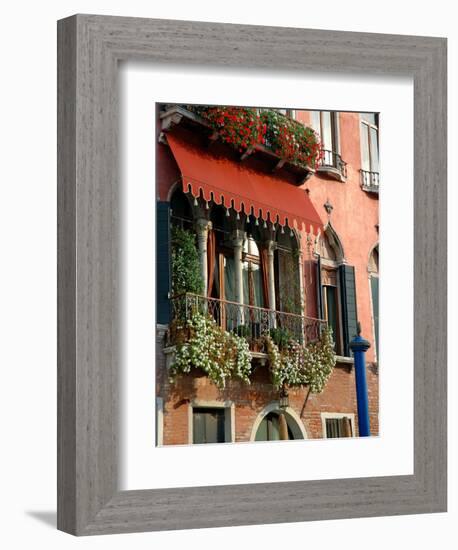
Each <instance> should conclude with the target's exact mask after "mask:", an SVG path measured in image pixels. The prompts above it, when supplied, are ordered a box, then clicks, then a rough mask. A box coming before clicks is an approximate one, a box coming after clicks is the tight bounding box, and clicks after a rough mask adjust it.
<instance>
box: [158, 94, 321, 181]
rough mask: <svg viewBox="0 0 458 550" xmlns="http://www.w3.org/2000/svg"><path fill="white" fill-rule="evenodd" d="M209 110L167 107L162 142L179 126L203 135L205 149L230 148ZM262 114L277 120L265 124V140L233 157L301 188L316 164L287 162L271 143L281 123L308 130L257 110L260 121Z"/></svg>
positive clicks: (277, 114) (296, 123) (288, 119)
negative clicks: (208, 117)
mask: <svg viewBox="0 0 458 550" xmlns="http://www.w3.org/2000/svg"><path fill="white" fill-rule="evenodd" d="M208 109H209V107H206V106H198V105H175V104H170V105H164V106H163V109H162V111H161V113H160V119H161V127H162V132H161V134H160V136H159V141H160V142H161V143H164V144H167V132H170V131H172V130H173V128H175V127H177V126H180V127H181V128H182V129H184V130H189V131H191V132H193V133H195V134H198V135H200V136H201V137H202V138H203V142H202V145H204V146H205V147H206V148H213V149H215V148H217V143H218V142H219V144H220V145H221V144H224V145H225V146H226V147H227V143H226V142H225V141H224V139H223V136H222V135H221V129H218V128H217V127H216V126H215V125H214V124H212V123H211V122H210V121H209V120H208V119H207V118H206V117H205V112H206V111H207V110H208ZM260 113H261V115H262V116H264V117H269V116H271V117H274V118H271V119H268V118H266V120H267V121H268V123H267V124H266V126H267V129H266V134H265V136H264V138H263V139H262V140H261V141H260V142H256V143H253V144H251V145H250V146H248V147H243V148H242V149H240V150H239V149H238V148H235V150H234V151H233V154H235V155H236V157H237V159H238V160H239V161H240V162H243V163H244V164H246V165H247V166H249V167H251V168H255V169H259V168H260V167H262V170H264V171H266V172H267V173H277V174H279V175H281V176H283V177H285V178H286V179H288V180H289V181H290V183H292V184H293V185H297V186H300V185H302V184H303V183H304V182H306V181H307V180H308V179H309V178H310V177H311V176H312V175H313V174H315V172H316V169H315V167H314V162H312V161H311V162H310V163H303V162H296V161H294V160H293V159H291V158H287V156H282V154H281V153H278V152H276V149H275V147H274V144H273V142H272V140H273V136H274V135H275V134H278V130H279V126H281V121H283V123H285V124H286V123H287V124H288V125H291V127H292V128H296V130H297V129H300V130H301V131H304V128H306V127H305V126H304V125H303V124H302V123H300V122H297V121H295V120H292V119H291V118H289V117H288V116H286V115H283V114H281V113H278V112H274V111H273V110H271V109H262V110H258V111H257V116H258V117H259V116H261V115H260ZM310 139H311V138H310ZM313 139H314V138H313Z"/></svg>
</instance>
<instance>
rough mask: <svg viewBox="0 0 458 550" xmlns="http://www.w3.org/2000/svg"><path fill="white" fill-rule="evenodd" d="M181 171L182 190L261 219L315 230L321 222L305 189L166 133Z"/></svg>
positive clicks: (312, 231)
mask: <svg viewBox="0 0 458 550" xmlns="http://www.w3.org/2000/svg"><path fill="white" fill-rule="evenodd" d="M167 141H168V143H169V145H170V147H171V149H172V152H173V155H174V157H175V160H176V162H177V164H178V167H179V169H180V172H181V175H182V181H183V191H184V192H185V193H188V192H190V193H192V195H193V196H194V197H196V198H197V197H199V196H201V195H202V197H203V198H204V199H205V200H206V201H211V200H213V201H215V202H216V203H217V204H224V205H225V206H227V207H232V208H234V209H235V210H236V211H237V212H242V211H244V212H245V213H251V214H253V215H254V216H256V217H258V218H261V219H263V220H270V221H271V222H275V223H279V224H280V225H284V226H286V225H288V226H289V227H291V228H292V227H294V228H296V229H298V230H299V231H305V232H310V233H315V234H317V233H318V231H319V229H320V228H322V222H321V220H320V217H319V216H318V213H317V211H316V210H315V208H314V206H313V205H312V203H311V201H310V198H309V197H308V195H307V193H306V191H304V190H303V189H300V188H298V187H295V186H293V185H291V184H289V183H287V182H285V181H284V180H282V179H280V178H277V177H275V176H274V175H269V174H263V173H260V172H258V171H254V170H250V169H249V168H247V167H246V166H244V165H243V164H241V163H238V162H235V161H233V160H230V159H228V158H227V157H222V156H215V155H212V154H210V153H209V152H207V151H204V150H203V149H202V148H201V147H198V146H197V145H194V144H192V143H189V142H188V141H185V140H184V139H182V138H180V137H178V136H176V135H172V134H168V135H167Z"/></svg>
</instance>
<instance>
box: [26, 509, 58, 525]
mask: <svg viewBox="0 0 458 550" xmlns="http://www.w3.org/2000/svg"><path fill="white" fill-rule="evenodd" d="M25 513H26V515H27V516H29V517H31V518H34V519H36V520H38V521H40V522H41V523H44V524H45V525H47V526H48V527H52V528H53V529H57V512H56V511H55V510H27V511H26V512H25Z"/></svg>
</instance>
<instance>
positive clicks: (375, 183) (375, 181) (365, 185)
mask: <svg viewBox="0 0 458 550" xmlns="http://www.w3.org/2000/svg"><path fill="white" fill-rule="evenodd" d="M360 174H361V188H362V189H363V191H367V192H369V193H378V191H379V187H380V174H379V172H370V171H369V170H360Z"/></svg>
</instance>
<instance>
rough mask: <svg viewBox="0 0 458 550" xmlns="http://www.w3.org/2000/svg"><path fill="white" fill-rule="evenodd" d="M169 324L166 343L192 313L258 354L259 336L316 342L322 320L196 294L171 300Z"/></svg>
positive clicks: (171, 341) (174, 337) (261, 346)
mask: <svg viewBox="0 0 458 550" xmlns="http://www.w3.org/2000/svg"><path fill="white" fill-rule="evenodd" d="M171 304H172V319H173V321H174V322H173V323H172V324H171V328H170V331H169V342H168V343H169V344H170V345H173V344H174V343H175V340H176V334H175V331H177V330H180V327H184V325H185V322H186V321H187V320H188V319H190V318H192V316H193V315H194V314H195V313H197V312H198V313H202V314H206V315H209V316H211V317H212V318H213V319H214V320H215V321H216V323H217V324H218V325H219V326H220V327H222V328H223V329H224V330H227V331H229V332H231V331H232V332H234V333H236V334H238V335H239V336H242V337H244V338H246V339H247V341H248V343H249V344H250V349H251V350H252V351H259V352H262V351H264V350H263V337H265V336H267V335H271V336H272V337H274V338H285V339H294V340H296V341H298V342H300V343H301V344H307V343H309V342H314V341H316V340H318V339H319V338H320V336H321V333H322V330H323V328H324V327H325V326H326V321H323V320H321V319H315V318H312V317H304V316H302V315H297V314H294V313H285V312H282V311H274V310H271V309H267V308H262V307H255V306H249V305H245V304H239V303H237V302H230V301H226V300H219V299H216V298H207V297H205V296H200V295H197V294H189V293H188V294H182V295H179V296H176V297H174V298H172V299H171Z"/></svg>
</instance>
